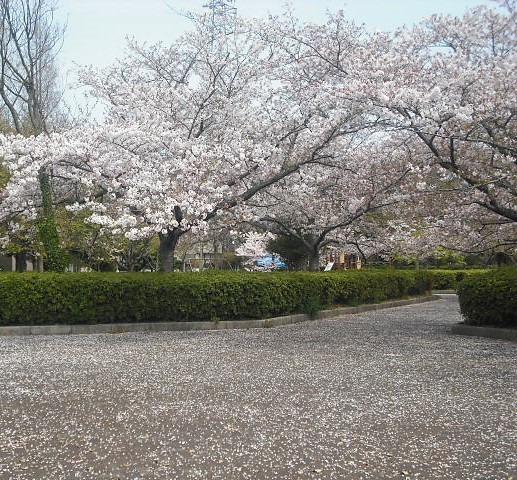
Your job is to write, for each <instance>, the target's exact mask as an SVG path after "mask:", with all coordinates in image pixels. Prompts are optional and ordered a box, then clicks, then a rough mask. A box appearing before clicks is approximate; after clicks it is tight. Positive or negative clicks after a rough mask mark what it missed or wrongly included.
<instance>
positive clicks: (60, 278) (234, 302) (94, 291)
mask: <svg viewBox="0 0 517 480" xmlns="http://www.w3.org/2000/svg"><path fill="white" fill-rule="evenodd" d="M430 287H431V284H430V278H429V276H428V275H427V273H426V272H423V271H396V270H393V271H349V272H320V273H309V272H289V273H286V272H278V273H249V272H205V273H170V274H165V273H29V272H27V273H22V274H20V273H1V274H0V325H52V324H97V323H132V322H172V321H174V322H184V321H213V320H239V319H257V318H267V317H273V316H279V315H287V314H292V313H309V314H311V315H315V314H316V313H317V310H318V309H321V308H326V307H331V306H337V305H357V304H360V303H371V302H381V301H384V300H390V299H394V298H402V297H406V296H411V295H421V294H424V293H425V292H427V291H429V289H430Z"/></svg>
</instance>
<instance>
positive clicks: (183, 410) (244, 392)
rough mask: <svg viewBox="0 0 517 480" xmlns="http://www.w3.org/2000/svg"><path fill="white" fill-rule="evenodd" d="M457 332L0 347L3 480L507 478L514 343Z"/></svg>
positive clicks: (365, 328) (408, 311)
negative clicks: (453, 334)
mask: <svg viewBox="0 0 517 480" xmlns="http://www.w3.org/2000/svg"><path fill="white" fill-rule="evenodd" d="M458 321H460V315H459V312H458V304H457V300H456V297H455V296H454V295H444V296H442V298H441V300H438V301H435V302H429V303H424V304H420V305H414V306H408V307H400V308H393V309H389V310H382V311H377V312H368V313H364V314H357V315H349V316H344V317H340V318H336V319H331V320H321V321H316V322H309V323H303V324H297V325H292V326H288V327H281V328H275V329H260V330H258V329H257V330H233V331H204V332H199V331H198V332H160V333H132V334H120V335H90V336H86V335H71V336H52V337H4V338H0V407H1V408H0V479H2V480H4V479H5V480H22V479H46V480H54V479H56V480H57V479H133V480H136V479H160V480H163V479H209V480H210V479H214V480H215V479H221V480H231V479H257V480H258V479H269V480H276V479H289V480H291V479H294V480H296V479H300V480H301V479H351V480H353V479H369V478H371V479H397V478H404V477H405V478H410V479H429V480H441V479H458V480H460V479H461V480H474V479H479V480H490V479H494V480H507V479H509V478H512V477H514V478H515V479H516V480H517V475H516V472H517V396H516V392H517V348H516V344H515V343H510V342H505V341H500V340H490V339H482V338H475V337H458V336H450V335H449V334H448V330H449V328H450V325H451V324H452V323H454V322H458Z"/></svg>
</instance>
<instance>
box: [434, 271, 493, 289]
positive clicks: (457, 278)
mask: <svg viewBox="0 0 517 480" xmlns="http://www.w3.org/2000/svg"><path fill="white" fill-rule="evenodd" d="M487 271H488V270H476V269H473V270H426V272H427V274H428V275H429V277H430V281H431V288H432V289H433V290H456V289H457V288H458V286H459V285H460V283H461V282H462V281H463V280H465V279H466V278H470V277H474V276H478V275H482V274H485V273H486V272H487Z"/></svg>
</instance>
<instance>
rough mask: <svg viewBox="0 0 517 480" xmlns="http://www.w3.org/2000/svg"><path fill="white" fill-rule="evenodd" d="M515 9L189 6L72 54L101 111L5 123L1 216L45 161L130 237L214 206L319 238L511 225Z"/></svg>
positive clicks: (58, 189)
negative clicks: (388, 14) (300, 16)
mask: <svg viewBox="0 0 517 480" xmlns="http://www.w3.org/2000/svg"><path fill="white" fill-rule="evenodd" d="M515 18H516V6H515V2H514V1H510V2H508V1H506V2H503V1H501V2H499V5H496V6H495V7H494V8H488V7H486V6H481V7H478V8H475V9H472V10H470V11H468V12H467V13H466V14H465V15H464V16H463V17H462V18H453V17H449V16H434V17H432V18H430V19H428V20H427V21H426V22H424V23H422V24H420V25H417V26H415V27H413V28H405V29H400V30H399V31H397V32H395V33H393V34H387V33H375V34H368V33H367V32H366V31H365V30H364V28H363V27H360V26H357V25H355V24H354V23H352V22H350V21H348V20H347V19H346V17H345V15H344V13H343V12H338V13H336V14H334V15H329V18H328V22H327V23H326V24H323V25H315V24H303V23H300V22H298V21H296V20H295V19H293V18H292V17H291V16H290V15H286V16H284V17H280V18H271V19H269V20H267V21H255V20H254V21H248V20H245V19H240V18H234V19H232V20H231V21H232V22H233V23H232V28H231V32H232V33H231V34H228V32H227V31H226V33H224V34H222V33H221V32H218V31H215V30H214V28H213V24H212V23H211V22H209V21H207V19H206V18H204V17H199V18H198V19H197V21H196V24H195V25H196V28H195V30H194V31H192V32H189V33H188V34H186V35H184V36H182V37H181V38H179V39H178V41H177V42H176V43H174V44H173V45H171V46H168V47H166V46H164V45H162V44H159V45H155V46H151V47H148V46H142V45H138V44H136V43H130V44H129V49H128V52H129V53H128V55H127V57H126V58H124V59H121V60H120V61H119V62H118V63H117V64H115V65H113V66H111V67H110V68H107V69H105V70H102V71H94V70H91V69H85V70H84V71H83V72H82V82H83V83H84V84H85V85H87V86H89V87H90V88H91V90H92V92H93V95H94V96H95V97H96V98H97V99H98V100H100V101H102V102H104V103H105V105H106V106H107V116H106V120H105V121H104V122H103V123H102V124H100V125H84V126H82V127H81V128H72V129H70V130H68V131H64V132H60V133H52V134H49V135H40V136H37V137H27V138H25V137H20V136H3V137H1V140H0V156H2V157H3V158H4V162H5V165H6V166H7V167H8V168H9V171H10V175H11V177H10V181H9V183H8V185H7V188H6V189H5V191H4V192H3V193H2V194H1V197H0V200H1V203H0V218H4V217H5V218H7V217H8V218H23V220H24V221H26V220H27V219H31V218H35V212H37V210H38V209H39V208H40V203H41V201H40V198H39V195H40V194H39V189H38V175H39V172H42V171H45V172H47V173H49V174H50V176H51V178H52V180H53V188H54V194H55V196H56V198H57V199H58V200H59V201H60V202H63V203H66V204H67V205H68V207H67V208H68V209H69V211H70V212H78V211H81V210H84V211H87V212H89V216H88V220H87V221H88V222H92V223H94V224H97V225H100V226H102V227H103V228H104V229H107V230H111V231H112V232H114V233H123V234H125V236H126V237H127V238H129V239H138V238H146V237H150V236H152V235H156V234H158V235H159V236H160V239H161V240H164V241H165V240H170V239H171V238H175V241H176V242H177V240H178V239H179V237H180V236H181V234H183V233H185V232H188V231H191V230H197V231H199V232H201V233H202V232H205V231H206V230H207V229H208V228H209V226H210V223H209V222H210V220H212V219H213V218H214V217H216V216H217V217H218V218H219V219H220V220H221V221H222V222H227V223H228V224H234V223H236V222H239V223H242V222H245V223H246V224H247V225H251V226H252V227H253V228H257V229H260V230H262V231H269V232H274V233H275V232H276V233H284V234H289V235H295V236H298V237H300V238H301V239H302V240H303V241H305V242H306V243H307V248H309V249H310V248H312V249H313V250H316V251H318V250H319V249H320V248H321V247H323V246H324V245H331V244H332V245H336V244H343V242H344V243H345V244H346V243H349V242H352V243H355V244H357V243H358V242H359V240H360V241H361V243H362V245H363V247H364V248H365V249H371V250H372V251H373V250H375V249H376V248H377V249H383V248H385V247H386V248H389V245H390V242H391V245H392V246H393V245H399V244H400V242H402V241H403V242H406V248H410V249H411V248H415V249H418V248H423V245H422V244H424V245H440V244H443V243H446V242H447V241H451V242H452V243H455V242H456V244H457V245H459V244H461V246H462V247H465V248H474V246H475V245H476V248H478V247H479V248H481V246H483V247H486V246H487V245H488V246H489V245H497V244H501V243H504V242H510V243H511V242H512V241H513V242H515V237H516V229H515V222H516V221H517V206H516V200H515V198H516V185H517V174H516V158H517V153H516V152H517V143H516V138H517V135H516V133H517V124H516V112H517V102H516V97H515V85H517V68H516V66H517V61H516V49H515V47H516V41H517V36H516V35H515ZM438 193H440V195H438ZM480 212H481V213H480ZM395 221H396V222H395ZM395 223H397V227H396V228H392V227H393V225H395ZM494 225H496V226H494ZM460 239H461V242H460V241H459V240H460ZM512 239H513V240H512ZM466 240H471V241H470V242H469V241H466ZM469 244H470V245H469ZM375 245H376V246H375Z"/></svg>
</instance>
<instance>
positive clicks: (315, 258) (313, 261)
mask: <svg viewBox="0 0 517 480" xmlns="http://www.w3.org/2000/svg"><path fill="white" fill-rule="evenodd" d="M309 270H310V271H311V272H319V271H320V252H319V249H318V247H312V248H311V249H310V251H309Z"/></svg>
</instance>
